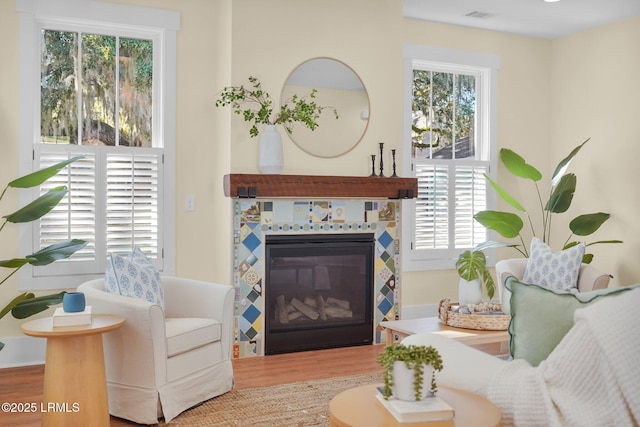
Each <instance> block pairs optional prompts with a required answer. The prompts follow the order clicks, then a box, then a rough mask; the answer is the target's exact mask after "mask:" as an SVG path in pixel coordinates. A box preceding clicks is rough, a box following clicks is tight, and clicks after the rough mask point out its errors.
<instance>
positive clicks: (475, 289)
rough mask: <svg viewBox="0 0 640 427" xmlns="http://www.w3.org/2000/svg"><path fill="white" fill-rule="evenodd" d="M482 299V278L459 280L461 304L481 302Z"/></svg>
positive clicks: (459, 300) (459, 299)
mask: <svg viewBox="0 0 640 427" xmlns="http://www.w3.org/2000/svg"><path fill="white" fill-rule="evenodd" d="M481 301H482V282H481V281H480V279H476V280H472V281H470V282H467V281H466V280H464V279H462V278H460V281H459V282H458V302H459V303H460V305H467V304H479V303H480V302H481Z"/></svg>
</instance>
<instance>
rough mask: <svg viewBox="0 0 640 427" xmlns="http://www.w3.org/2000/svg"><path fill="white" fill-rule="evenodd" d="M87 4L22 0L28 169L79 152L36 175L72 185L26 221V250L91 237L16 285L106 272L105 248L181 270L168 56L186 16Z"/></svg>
mask: <svg viewBox="0 0 640 427" xmlns="http://www.w3.org/2000/svg"><path fill="white" fill-rule="evenodd" d="M90 3H91V4H89V3H88V2H85V1H80V2H78V1H75V0H56V1H50V0H37V1H35V2H27V1H22V0H18V1H17V3H16V4H17V9H18V11H19V12H21V13H22V14H23V18H26V19H22V20H21V41H20V43H21V58H20V60H21V66H22V69H23V70H25V73H24V75H21V91H20V93H21V102H23V103H24V106H21V118H22V119H23V120H22V123H23V124H21V141H20V150H21V172H22V173H29V172H31V171H33V170H36V169H39V168H42V167H46V166H49V165H51V164H54V163H57V162H59V161H61V160H64V159H68V158H71V157H74V156H82V158H81V159H80V160H78V161H76V162H74V163H72V164H70V165H69V166H68V167H67V168H65V169H64V170H62V171H61V172H60V173H59V174H58V175H56V176H55V177H54V178H52V179H50V180H49V181H48V182H46V183H45V184H44V185H42V186H41V188H40V191H42V192H44V191H46V190H47V189H48V188H51V187H54V186H58V185H66V186H67V187H68V189H69V193H68V194H67V196H66V197H65V199H63V201H62V202H61V203H60V204H59V205H58V206H57V207H56V208H55V209H54V210H53V211H52V212H51V213H49V214H48V215H46V216H45V217H43V218H42V219H41V220H40V221H38V222H36V223H34V224H33V225H30V226H25V230H26V233H27V234H28V235H29V236H30V237H29V239H22V240H21V247H20V250H21V252H22V251H24V252H25V253H31V252H35V251H37V250H39V249H41V248H43V247H45V246H48V245H50V244H53V243H56V242H59V241H63V240H67V239H71V238H79V239H84V240H87V241H88V245H87V246H86V247H85V248H84V249H83V250H81V251H79V252H77V253H76V254H74V255H73V256H72V257H71V258H70V259H68V260H61V261H58V262H56V263H53V264H51V265H49V266H46V267H38V268H30V269H27V268H25V269H24V270H25V271H24V272H23V273H22V275H21V282H20V288H21V289H56V288H69V287H75V286H77V285H78V284H79V283H81V282H82V281H84V280H87V279H89V278H92V277H99V276H102V275H103V274H104V271H105V268H106V263H105V261H106V258H107V254H108V253H109V252H128V251H130V250H131V249H132V248H133V246H138V247H140V248H141V249H142V250H143V251H144V252H145V254H146V255H147V256H148V257H149V258H150V259H152V261H153V262H154V264H155V265H156V267H157V268H158V269H159V270H161V271H163V272H165V273H168V274H171V273H172V272H173V270H174V265H175V261H174V259H173V258H174V250H173V245H174V240H175V237H174V229H175V226H174V218H173V206H174V204H175V203H174V200H175V195H174V194H173V192H172V189H173V188H175V185H174V182H175V166H174V160H173V159H174V158H175V155H174V153H175V68H173V69H172V67H171V66H169V65H168V64H175V56H176V52H175V31H176V30H177V27H178V25H177V23H178V19H179V16H178V14H177V13H175V12H168V11H160V10H153V9H143V8H135V7H127V6H119V5H113V4H107V3H97V2H90ZM173 67H174V66H173ZM35 196H37V194H33V193H32V194H27V195H25V196H24V197H25V199H26V200H27V199H29V198H33V197H35ZM21 197H23V196H21Z"/></svg>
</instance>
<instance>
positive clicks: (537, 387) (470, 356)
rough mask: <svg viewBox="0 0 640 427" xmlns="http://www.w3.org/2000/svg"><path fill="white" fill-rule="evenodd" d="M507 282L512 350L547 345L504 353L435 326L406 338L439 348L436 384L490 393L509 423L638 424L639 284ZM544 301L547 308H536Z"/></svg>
mask: <svg viewBox="0 0 640 427" xmlns="http://www.w3.org/2000/svg"><path fill="white" fill-rule="evenodd" d="M507 286H508V288H510V290H511V292H512V293H513V294H512V297H511V304H512V309H513V312H512V321H511V325H510V327H509V332H510V334H511V353H512V356H513V354H514V350H517V347H519V346H524V348H527V345H525V344H528V350H529V351H530V352H533V353H536V352H537V353H540V351H541V350H540V348H541V347H545V346H546V350H545V351H547V352H548V354H543V355H542V358H541V359H542V360H540V361H539V363H537V364H536V363H535V360H536V359H540V356H541V355H540V354H535V355H530V354H528V353H527V352H526V351H525V352H520V353H517V351H516V352H515V353H516V357H512V358H511V359H510V360H502V359H500V358H497V357H494V356H491V355H489V354H487V353H484V352H481V351H479V350H476V349H474V348H471V347H468V346H466V345H464V344H461V343H459V342H457V341H454V340H452V339H450V338H447V337H444V336H441V335H436V334H428V333H425V334H416V335H412V336H409V337H406V338H405V339H404V340H403V341H402V343H403V344H405V345H432V346H434V347H435V348H436V349H438V351H439V352H440V354H441V356H442V359H443V365H444V369H443V370H442V371H441V372H439V373H438V374H437V376H436V381H437V384H438V385H444V386H448V387H455V388H459V389H463V390H467V391H470V392H472V393H475V394H478V395H480V396H483V397H485V398H487V399H489V400H490V401H492V402H493V403H495V404H496V405H497V406H498V407H499V408H500V410H501V411H502V414H503V425H504V426H511V425H515V426H518V427H528V426H532V427H533V426H575V427H590V426H593V427H603V426H611V427H613V426H616V427H619V426H637V425H640V386H639V384H640V358H639V357H638V354H640V328H638V314H637V313H638V307H640V285H635V286H628V287H620V288H608V289H603V290H596V291H591V292H581V293H577V294H576V293H569V292H565V293H562V292H553V291H550V290H548V289H544V288H541V287H539V286H537V285H530V284H525V283H522V282H519V281H518V280H517V279H515V278H513V277H512V278H510V279H508V280H507ZM520 300H523V301H520ZM543 305H544V306H545V307H547V311H543V310H540V309H539V307H541V306H543ZM555 314H558V315H559V317H558V318H557V319H554V316H555ZM567 314H568V316H567ZM541 318H545V319H541ZM518 319H520V320H522V321H523V322H517V320H518ZM567 319H568V321H567ZM543 321H547V322H551V323H547V324H542V322H543ZM550 324H556V325H558V327H557V328H556V327H550V326H549V325H550ZM514 325H517V327H516V326H514ZM563 327H564V328H566V329H567V331H566V333H564V334H563V335H562V336H560V337H559V339H558V337H557V334H556V333H555V332H556V331H555V329H562V328H563ZM548 340H551V341H552V342H551V343H548V342H546V341H548ZM554 340H558V342H557V343H555V342H553V341H554ZM514 342H516V345H515V346H514ZM514 347H516V348H514ZM532 356H535V357H533V359H532V360H533V361H534V363H531V362H530V361H529V359H530V358H531V357H532Z"/></svg>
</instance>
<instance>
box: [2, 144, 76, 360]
mask: <svg viewBox="0 0 640 427" xmlns="http://www.w3.org/2000/svg"><path fill="white" fill-rule="evenodd" d="M80 158H82V157H81V156H79V157H74V158H71V159H69V160H65V161H63V162H60V163H56V164H55V165H53V166H50V167H47V168H44V169H40V170H38V171H36V172H33V173H30V174H28V175H25V176H23V177H20V178H17V179H15V180H13V181H11V182H10V183H9V184H7V186H6V187H5V189H4V191H2V194H0V200H2V198H3V196H4V195H5V193H6V191H7V190H8V189H9V188H32V187H36V186H38V185H40V184H42V183H44V182H45V181H47V180H48V179H49V178H51V177H52V176H54V175H56V174H57V173H58V172H59V171H60V170H61V169H63V168H64V167H66V166H67V165H69V164H70V163H72V162H75V161H76V160H79V159H80ZM67 192H68V190H67V187H65V186H60V187H55V188H52V189H51V190H49V191H48V192H47V193H45V194H43V195H41V196H40V197H38V198H37V199H35V200H34V201H33V202H31V203H29V204H28V205H26V206H23V207H22V208H20V209H18V210H17V211H15V212H13V213H11V214H8V215H4V216H3V218H4V219H5V220H4V222H3V223H2V225H0V231H1V230H2V229H3V228H4V226H5V225H6V224H7V223H8V222H10V223H14V224H22V223H28V222H31V221H35V220H37V219H39V218H41V217H43V216H44V215H46V214H47V213H49V212H50V211H51V210H52V209H53V208H54V207H56V206H57V205H58V203H59V202H60V201H61V200H62V199H63V198H64V196H65V195H66V194H67ZM86 245H87V242H86V241H84V240H80V239H72V240H67V241H64V242H60V243H55V244H53V245H50V246H47V247H46V248H44V249H41V250H39V251H37V252H35V253H33V254H31V255H27V256H25V257H24V258H13V259H8V260H0V267H3V268H7V269H11V270H12V271H11V273H9V274H8V275H7V276H5V277H4V278H3V279H2V280H0V285H2V284H3V283H5V282H6V281H7V280H8V279H9V278H10V277H11V276H13V275H14V274H15V273H16V272H17V271H18V270H19V269H20V268H22V267H23V266H25V265H27V264H31V265H33V266H39V265H48V264H51V263H53V262H55V261H57V260H60V259H64V258H68V257H70V256H71V255H73V254H74V253H75V252H77V251H79V250H80V249H82V248H84V247H85V246H86ZM64 294H65V292H64V291H62V292H59V293H56V294H51V295H43V296H39V297H36V296H35V295H34V294H33V292H22V293H21V294H20V295H18V296H17V297H15V298H14V299H13V300H11V301H10V302H9V303H8V304H7V305H6V306H5V307H4V308H3V309H2V310H0V319H2V318H3V317H4V316H5V315H7V314H8V313H11V315H12V316H13V317H15V318H16V319H26V318H27V317H30V316H33V315H34V314H37V313H40V312H41V311H44V310H46V309H47V308H49V306H51V305H56V304H60V303H61V302H62V298H63V296H64ZM3 347H4V344H3V343H2V342H0V350H2V348H3Z"/></svg>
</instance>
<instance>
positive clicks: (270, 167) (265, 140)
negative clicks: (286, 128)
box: [258, 125, 284, 174]
mask: <svg viewBox="0 0 640 427" xmlns="http://www.w3.org/2000/svg"><path fill="white" fill-rule="evenodd" d="M258 144H259V147H258V168H259V169H260V172H262V173H266V174H279V173H281V172H282V168H283V166H284V155H283V153H282V138H281V137H280V132H278V129H276V126H275V125H265V127H264V130H263V131H262V133H260V140H259V141H258Z"/></svg>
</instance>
